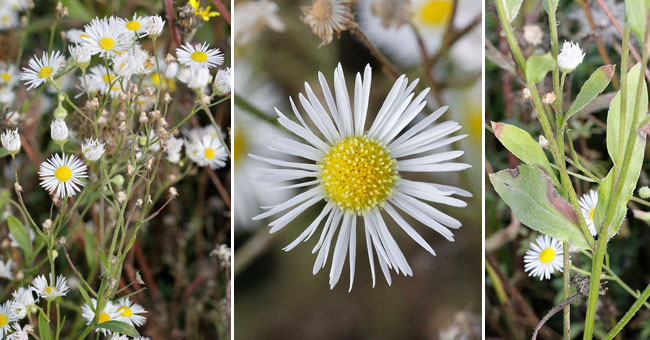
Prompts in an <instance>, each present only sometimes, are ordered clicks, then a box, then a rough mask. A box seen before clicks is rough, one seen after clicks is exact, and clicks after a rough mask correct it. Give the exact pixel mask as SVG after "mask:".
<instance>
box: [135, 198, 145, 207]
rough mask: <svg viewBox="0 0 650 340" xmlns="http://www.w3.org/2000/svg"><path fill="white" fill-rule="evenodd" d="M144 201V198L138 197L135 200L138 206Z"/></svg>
mask: <svg viewBox="0 0 650 340" xmlns="http://www.w3.org/2000/svg"><path fill="white" fill-rule="evenodd" d="M143 203H144V202H143V201H142V198H138V199H137V200H136V201H135V205H136V206H138V207H141V206H142V204H143Z"/></svg>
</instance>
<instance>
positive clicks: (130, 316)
mask: <svg viewBox="0 0 650 340" xmlns="http://www.w3.org/2000/svg"><path fill="white" fill-rule="evenodd" d="M114 305H115V306H116V307H117V312H118V313H119V316H118V317H117V321H122V322H126V323H128V324H129V325H131V326H133V327H140V326H142V325H144V323H145V322H147V318H146V317H144V316H142V315H140V314H145V313H147V310H146V309H144V307H142V306H140V305H139V304H137V303H134V302H133V301H131V300H130V299H129V298H128V297H125V298H122V299H120V300H119V301H117V302H115V303H114Z"/></svg>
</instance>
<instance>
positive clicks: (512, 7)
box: [499, 0, 523, 22]
mask: <svg viewBox="0 0 650 340" xmlns="http://www.w3.org/2000/svg"><path fill="white" fill-rule="evenodd" d="M499 1H503V5H504V7H505V9H506V19H507V20H508V22H512V21H513V20H515V18H516V17H517V14H518V13H519V9H520V8H521V3H522V2H523V0H499Z"/></svg>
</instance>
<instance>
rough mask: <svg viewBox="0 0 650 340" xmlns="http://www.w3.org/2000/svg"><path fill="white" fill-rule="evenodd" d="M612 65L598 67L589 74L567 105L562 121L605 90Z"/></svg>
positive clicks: (610, 76)
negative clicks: (569, 104) (567, 108)
mask: <svg viewBox="0 0 650 340" xmlns="http://www.w3.org/2000/svg"><path fill="white" fill-rule="evenodd" d="M614 70H615V68H614V65H604V66H601V67H599V68H598V69H597V70H596V71H594V73H592V74H591V76H590V77H589V79H587V81H586V82H585V83H584V84H583V85H582V88H581V89H580V92H578V95H577V96H576V99H575V100H574V101H573V103H572V104H571V107H569V110H568V111H567V112H566V115H565V118H564V121H565V123H566V122H567V121H568V120H569V118H571V116H573V115H574V114H576V113H577V112H578V111H580V110H582V109H583V108H584V107H585V106H587V105H588V104H589V103H591V101H592V100H594V99H595V98H596V97H597V96H598V95H599V94H601V93H602V92H603V91H605V88H607V85H609V81H610V80H612V76H613V75H614Z"/></svg>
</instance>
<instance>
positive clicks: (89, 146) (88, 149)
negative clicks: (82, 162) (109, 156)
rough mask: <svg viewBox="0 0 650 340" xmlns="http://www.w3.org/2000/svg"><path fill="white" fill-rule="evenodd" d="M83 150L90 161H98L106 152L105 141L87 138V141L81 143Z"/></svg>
mask: <svg viewBox="0 0 650 340" xmlns="http://www.w3.org/2000/svg"><path fill="white" fill-rule="evenodd" d="M81 151H82V152H83V154H84V157H86V159H87V160H89V161H96V160H98V159H99V157H101V156H102V155H103V154H104V151H106V150H105V149H104V143H102V142H100V141H99V140H97V139H93V138H86V142H85V143H83V144H82V145H81Z"/></svg>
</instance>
